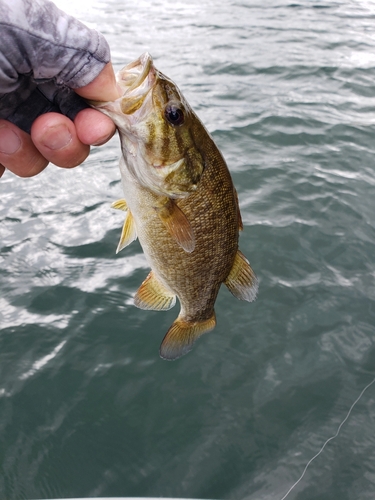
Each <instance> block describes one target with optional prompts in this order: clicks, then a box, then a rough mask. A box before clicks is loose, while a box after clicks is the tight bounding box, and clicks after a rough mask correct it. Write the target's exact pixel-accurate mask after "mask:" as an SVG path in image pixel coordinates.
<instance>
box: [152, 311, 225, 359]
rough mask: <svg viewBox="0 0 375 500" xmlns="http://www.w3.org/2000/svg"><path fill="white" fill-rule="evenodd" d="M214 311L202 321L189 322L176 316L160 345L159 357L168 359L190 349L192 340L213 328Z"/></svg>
mask: <svg viewBox="0 0 375 500" xmlns="http://www.w3.org/2000/svg"><path fill="white" fill-rule="evenodd" d="M215 325H216V318H215V313H213V314H212V316H211V318H210V319H206V320H204V321H199V322H198V321H197V322H190V321H184V320H183V319H179V318H177V319H176V321H175V322H174V323H173V324H172V326H171V327H170V329H169V330H168V332H167V334H166V336H165V337H164V339H163V342H162V343H161V346H160V357H161V358H163V359H166V360H168V361H173V360H175V359H178V358H180V357H181V356H184V355H185V354H187V353H188V352H189V351H191V350H192V348H193V345H194V342H195V341H196V340H197V339H198V338H199V337H200V336H201V335H203V333H206V332H209V331H211V330H212V329H213V328H215Z"/></svg>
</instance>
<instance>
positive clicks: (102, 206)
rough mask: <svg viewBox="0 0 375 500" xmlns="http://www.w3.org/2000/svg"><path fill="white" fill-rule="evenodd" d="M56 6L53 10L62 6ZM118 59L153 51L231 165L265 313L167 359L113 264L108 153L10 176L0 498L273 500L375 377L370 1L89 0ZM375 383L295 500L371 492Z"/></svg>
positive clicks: (86, 11) (0, 329) (2, 288)
mask: <svg viewBox="0 0 375 500" xmlns="http://www.w3.org/2000/svg"><path fill="white" fill-rule="evenodd" d="M59 5H61V6H65V4H64V3H63V1H62V0H61V2H60V3H59ZM65 8H66V9H67V10H70V12H74V13H76V15H78V16H79V17H80V18H81V19H83V20H85V21H86V22H88V23H90V26H94V27H96V28H97V29H99V30H101V31H102V32H103V33H104V34H105V35H106V36H107V38H108V40H109V43H110V45H111V48H112V53H113V60H114V65H115V67H116V69H120V68H121V67H122V66H123V65H124V64H125V63H128V62H129V61H131V60H133V59H134V58H136V57H138V56H139V55H140V54H141V53H142V52H144V51H146V50H147V51H149V52H150V53H151V54H152V55H153V57H154V59H155V64H156V66H157V67H158V68H159V69H160V70H161V71H163V72H164V73H165V74H167V75H168V76H169V77H171V78H172V79H173V80H174V81H175V82H176V83H177V84H178V85H179V87H180V88H181V90H182V91H183V93H184V94H185V96H186V98H187V99H188V100H189V102H190V103H191V105H192V106H193V107H194V109H195V110H196V112H197V113H198V115H199V116H200V117H201V119H202V121H203V122H204V123H205V125H206V126H207V128H208V129H209V130H210V132H211V133H212V135H213V137H214V139H215V141H216V142H217V144H218V146H219V147H220V149H221V150H222V152H223V154H224V156H225V158H226V159H227V163H228V166H229V168H230V170H231V172H232V176H233V180H234V183H235V185H236V187H237V190H238V193H239V200H240V205H241V210H242V215H243V221H244V226H245V228H244V232H243V233H242V234H241V239H240V247H241V249H242V251H243V252H244V253H245V254H246V256H247V257H248V258H249V259H250V261H251V263H252V266H253V268H254V270H255V272H256V273H257V275H258V278H259V281H260V290H259V296H258V299H257V301H256V302H255V303H253V304H248V303H242V302H240V301H237V300H236V299H235V298H234V297H232V296H231V294H230V293H229V292H228V291H227V290H226V289H224V288H223V289H222V290H221V292H220V294H219V297H218V300H217V304H216V313H217V322H218V324H217V327H216V329H215V330H214V331H213V332H211V333H209V334H207V335H205V336H203V337H202V338H201V339H200V340H199V342H198V343H197V344H196V346H195V348H194V350H193V351H192V352H191V353H190V354H189V355H187V356H185V357H184V358H182V359H180V360H178V361H176V362H174V363H168V362H165V361H162V360H161V359H160V358H159V356H158V349H159V344H160V342H161V340H162V338H163V336H164V334H165V332H166V331H167V329H168V327H169V326H170V324H171V323H172V321H173V320H174V319H175V317H176V316H177V314H178V307H175V308H173V309H172V310H170V311H168V312H164V313H161V312H159V313H157V312H147V311H142V310H139V309H137V308H135V307H134V306H133V305H132V295H133V293H134V292H135V290H136V289H137V288H138V286H139V285H140V283H141V282H142V280H143V279H144V278H145V277H146V275H147V273H148V269H147V265H146V262H145V259H144V257H143V255H142V252H141V249H140V247H139V245H138V243H137V242H136V243H133V244H132V245H131V246H129V247H127V248H126V249H125V250H123V251H122V252H121V253H120V254H118V255H116V254H115V249H116V245H117V242H118V239H119V237H120V230H121V225H122V217H123V216H122V214H121V212H119V211H114V210H112V209H111V208H110V203H111V202H112V201H114V200H116V199H118V198H120V197H121V186H120V176H119V171H118V168H117V164H118V155H119V144H118V139H117V138H114V139H113V140H112V141H111V142H110V143H109V144H107V145H106V146H104V147H100V148H93V150H92V153H91V155H90V158H89V159H88V160H87V161H86V162H85V164H84V165H82V166H81V167H78V168H76V169H73V170H71V171H66V170H61V169H58V168H56V167H54V166H51V167H49V168H48V169H47V170H46V171H45V172H44V173H43V174H41V175H39V176H38V177H36V178H33V179H18V178H16V177H14V176H12V175H11V174H9V173H6V174H5V175H4V176H3V178H2V179H1V181H0V293H1V295H0V498H1V500H2V499H4V500H18V499H33V498H40V499H43V498H52V497H53V498H64V497H88V496H95V497H100V496H103V497H104V496H106V497H110V496H155V497H157V496H160V497H168V496H176V497H190V498H211V499H233V500H261V499H262V500H266V499H267V500H280V499H281V498H282V497H283V495H285V493H286V492H287V491H288V489H289V488H290V487H291V485H292V484H293V483H294V482H295V481H297V479H298V478H299V476H300V475H301V473H302V471H303V469H304V467H305V465H306V463H307V462H308V461H309V460H310V459H311V458H312V457H313V456H314V455H315V454H316V453H317V452H318V451H319V449H320V448H321V446H322V445H323V443H324V441H325V440H326V439H328V438H329V437H330V436H332V435H334V434H335V432H336V430H337V428H338V426H339V424H340V422H341V421H342V420H343V419H344V418H345V416H346V414H347V412H348V410H349V408H350V406H351V405H352V403H353V402H354V401H355V399H356V398H357V396H358V395H359V394H360V392H361V390H362V389H363V388H364V387H365V386H366V384H368V383H369V382H370V381H371V380H372V379H373V378H374V376H375V345H374V340H375V284H374V280H375V245H374V244H375V223H374V214H375V194H374V193H375V173H374V164H375V160H374V153H375V140H374V139H375V83H374V82H375V36H374V33H375V6H374V4H373V2H370V1H366V0H342V1H325V0H316V1H308V0H302V1H300V2H294V3H292V2H288V1H286V0H278V1H276V0H270V1H267V2H264V1H263V2H258V1H248V2H236V1H232V2H229V1H225V0H224V1H221V0H212V1H208V2H198V1H197V0H193V1H192V2H189V3H183V2H180V3H179V2H175V1H172V0H171V1H169V2H168V1H160V2H146V1H141V2H132V3H130V2H122V1H121V2H119V1H116V2H115V1H114V0H102V1H95V0H94V2H91V3H89V4H82V5H81V6H78V5H77V6H75V5H73V3H66V6H65ZM374 424H375V389H374V386H372V387H370V388H369V389H368V391H366V393H365V394H364V395H363V397H362V399H361V400H360V401H359V402H358V404H357V405H356V406H355V407H354V409H353V411H352V413H351V415H350V418H349V419H348V421H347V422H346V423H345V425H344V426H343V427H342V429H341V432H340V434H339V436H338V437H337V438H336V439H335V440H333V441H331V442H330V443H329V444H328V445H327V447H326V448H325V450H324V452H323V453H322V454H321V455H320V456H319V457H318V458H317V459H316V460H315V461H314V462H313V463H312V464H311V466H310V468H309V469H308V470H307V472H306V475H305V476H304V478H303V480H302V481H301V482H300V483H299V484H298V486H297V487H296V488H295V489H294V490H293V491H292V492H291V493H290V495H289V497H288V498H289V499H294V500H297V499H298V500H313V499H314V500H333V499H340V500H346V499H348V500H349V499H350V500H367V499H373V498H375V425H374Z"/></svg>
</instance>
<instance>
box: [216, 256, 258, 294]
mask: <svg viewBox="0 0 375 500" xmlns="http://www.w3.org/2000/svg"><path fill="white" fill-rule="evenodd" d="M224 283H225V284H226V285H227V287H228V288H229V290H230V291H231V292H232V294H233V295H234V296H235V297H237V299H240V300H247V301H248V302H252V301H253V300H255V299H256V295H257V292H258V278H257V277H256V276H255V273H254V271H253V270H252V268H251V266H250V264H249V261H248V260H247V259H246V257H245V256H244V254H243V253H242V252H241V251H240V250H237V254H236V257H235V259H234V263H233V266H232V269H231V271H230V273H229V275H228V277H227V279H226V280H225V282H224Z"/></svg>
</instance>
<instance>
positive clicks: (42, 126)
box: [31, 113, 90, 168]
mask: <svg viewBox="0 0 375 500" xmlns="http://www.w3.org/2000/svg"><path fill="white" fill-rule="evenodd" d="M31 138H32V140H33V142H34V144H35V146H36V147H37V149H38V150H39V151H40V153H41V154H42V155H43V156H44V157H45V158H47V160H48V161H50V162H52V163H54V164H55V165H57V166H58V167H64V168H72V167H76V166H77V165H80V164H81V163H82V162H83V161H84V160H85V159H86V158H87V156H88V155H89V152H90V147H89V146H88V145H87V144H83V143H82V142H81V141H80V140H79V138H78V136H77V132H76V128H75V126H74V123H73V122H72V121H71V120H70V119H69V118H67V117H66V116H64V115H61V114H59V113H46V114H44V115H41V116H39V117H38V118H37V119H36V120H35V121H34V123H33V125H32V127H31Z"/></svg>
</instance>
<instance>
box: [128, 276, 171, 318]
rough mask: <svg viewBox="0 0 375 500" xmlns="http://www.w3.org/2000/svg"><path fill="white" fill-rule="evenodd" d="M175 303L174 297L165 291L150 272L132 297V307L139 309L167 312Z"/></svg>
mask: <svg viewBox="0 0 375 500" xmlns="http://www.w3.org/2000/svg"><path fill="white" fill-rule="evenodd" d="M175 303H176V296H175V295H174V294H173V293H172V292H170V291H169V290H167V289H166V288H165V286H164V285H162V283H160V281H159V280H158V279H157V278H156V277H155V275H154V273H153V272H152V271H151V272H150V273H149V275H148V276H147V278H146V279H145V280H144V282H143V283H142V285H141V286H140V287H139V289H138V291H137V293H136V294H135V296H134V305H135V306H137V307H139V308H140V309H146V310H153V311H167V310H168V309H171V307H173V306H174V305H175Z"/></svg>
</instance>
